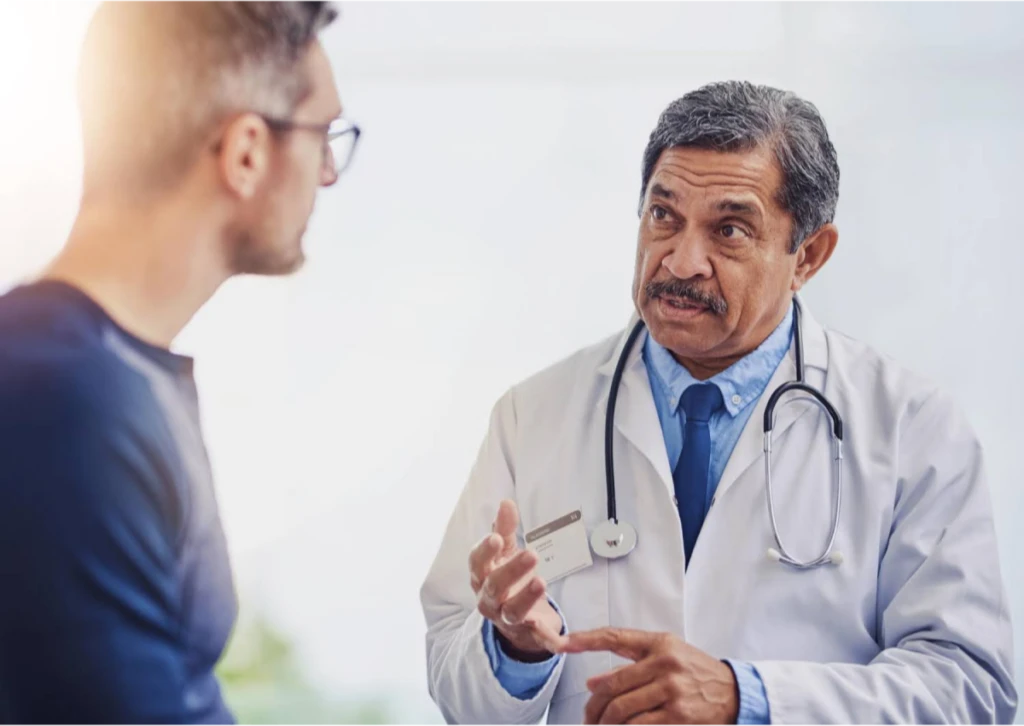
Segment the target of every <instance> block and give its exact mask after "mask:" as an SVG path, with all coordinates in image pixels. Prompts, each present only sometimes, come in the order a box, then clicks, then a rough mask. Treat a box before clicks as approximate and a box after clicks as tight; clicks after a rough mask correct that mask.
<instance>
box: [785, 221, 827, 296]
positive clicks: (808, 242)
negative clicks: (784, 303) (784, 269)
mask: <svg viewBox="0 0 1024 726" xmlns="http://www.w3.org/2000/svg"><path fill="white" fill-rule="evenodd" d="M838 242H839V229H838V228H837V227H836V226H835V225H834V224H831V223H830V224H826V225H824V226H823V227H821V228H820V229H818V231H817V232H815V233H814V234H812V235H811V236H810V237H808V238H807V239H805V240H804V241H803V244H801V245H800V247H799V248H798V249H797V251H796V252H795V253H794V254H795V255H796V270H795V271H794V273H793V284H792V285H791V289H792V291H793V292H799V291H800V288H802V287H803V286H804V285H805V284H806V283H807V281H808V280H810V279H811V278H812V277H814V276H815V275H816V274H818V270H820V269H821V268H822V267H824V266H825V263H826V262H828V259H829V258H830V257H831V256H832V253H833V252H835V249H836V244H837V243H838Z"/></svg>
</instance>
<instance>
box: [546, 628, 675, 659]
mask: <svg viewBox="0 0 1024 726" xmlns="http://www.w3.org/2000/svg"><path fill="white" fill-rule="evenodd" d="M666 638H667V635H666V634H664V633H649V632H647V631H645V630H630V629H629V628H598V629H597V630H586V631H583V632H580V633H572V634H571V635H570V636H569V639H568V641H567V642H566V645H565V649H564V652H566V653H586V652H591V651H609V652H611V653H615V655H620V656H622V657H623V658H629V659H630V660H640V659H641V658H645V657H646V656H647V654H648V653H650V652H651V651H652V649H654V648H657V647H658V645H659V644H661V643H664V642H666Z"/></svg>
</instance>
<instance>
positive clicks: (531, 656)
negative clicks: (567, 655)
mask: <svg viewBox="0 0 1024 726" xmlns="http://www.w3.org/2000/svg"><path fill="white" fill-rule="evenodd" d="M494 638H495V640H497V641H498V647H499V648H501V652H502V653H504V654H505V655H506V656H508V657H509V658H511V659H512V660H514V661H518V662H520V663H543V662H544V661H546V660H551V659H552V658H554V657H555V654H554V653H552V652H551V651H549V650H532V649H528V648H521V647H519V646H517V645H516V644H515V643H513V642H512V641H511V640H509V638H508V637H507V636H506V635H505V634H504V633H502V632H501V629H500V628H497V627H496V628H494Z"/></svg>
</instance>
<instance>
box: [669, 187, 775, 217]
mask: <svg viewBox="0 0 1024 726" xmlns="http://www.w3.org/2000/svg"><path fill="white" fill-rule="evenodd" d="M684 194H685V192H684V191H681V193H679V194H677V193H676V192H675V191H674V190H672V189H670V188H669V187H667V186H666V185H665V184H662V183H661V182H660V181H656V182H653V183H652V184H651V187H650V195H651V198H652V199H655V198H656V199H664V200H666V201H669V202H672V203H676V202H680V201H682V200H683V198H684V197H683V195H684ZM722 195H723V198H721V199H717V200H715V199H712V203H713V204H714V211H716V212H720V213H731V214H737V215H741V216H745V217H748V218H750V219H752V220H753V221H756V222H762V221H763V220H764V216H765V212H766V210H765V209H764V207H763V205H762V202H761V198H760V195H758V194H757V193H756V192H754V191H753V190H751V191H750V192H739V193H737V192H734V191H731V190H723V191H722ZM702 196H704V197H705V198H707V197H709V196H715V197H717V196H718V195H717V194H716V193H715V192H714V191H713V189H711V188H709V187H705V188H704V189H703V195H702Z"/></svg>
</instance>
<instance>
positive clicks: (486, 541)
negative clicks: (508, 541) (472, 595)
mask: <svg viewBox="0 0 1024 726" xmlns="http://www.w3.org/2000/svg"><path fill="white" fill-rule="evenodd" d="M503 545H504V540H502V539H501V537H500V536H499V535H496V534H489V535H487V536H486V537H484V538H483V539H482V540H480V543H479V544H477V546H476V547H474V548H473V549H472V550H471V551H470V553H469V583H470V585H471V586H472V587H473V592H479V591H480V588H481V586H482V585H483V583H484V579H485V578H486V577H487V576H488V575H489V574H491V569H492V566H493V564H494V558H496V557H497V556H498V554H499V553H500V552H501V548H502V546H503Z"/></svg>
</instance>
